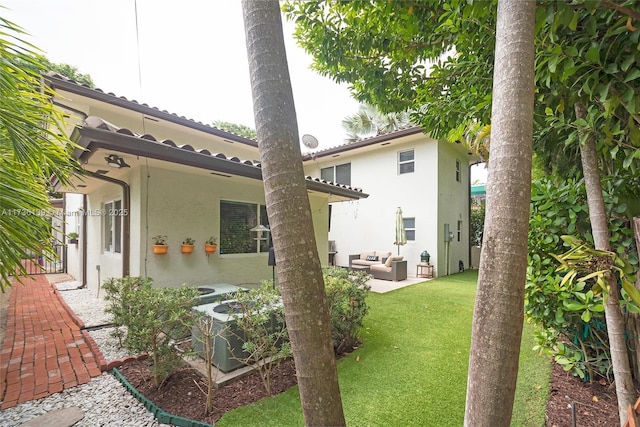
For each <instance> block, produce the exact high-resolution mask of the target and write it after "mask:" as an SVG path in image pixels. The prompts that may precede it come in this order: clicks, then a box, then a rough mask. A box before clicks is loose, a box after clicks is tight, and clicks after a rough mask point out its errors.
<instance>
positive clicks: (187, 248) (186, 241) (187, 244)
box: [180, 237, 196, 254]
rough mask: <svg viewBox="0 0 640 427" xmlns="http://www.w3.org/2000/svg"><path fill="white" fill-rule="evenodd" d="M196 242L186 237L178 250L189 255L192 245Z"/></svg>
mask: <svg viewBox="0 0 640 427" xmlns="http://www.w3.org/2000/svg"><path fill="white" fill-rule="evenodd" d="M195 242H196V241H195V240H193V239H192V238H191V237H186V238H185V239H184V242H182V245H181V246H180V250H181V251H182V253H183V254H190V253H192V252H193V244H194V243H195Z"/></svg>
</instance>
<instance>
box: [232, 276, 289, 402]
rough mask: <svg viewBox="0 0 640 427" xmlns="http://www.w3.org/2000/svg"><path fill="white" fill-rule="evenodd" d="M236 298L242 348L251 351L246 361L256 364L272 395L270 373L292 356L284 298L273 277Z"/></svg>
mask: <svg viewBox="0 0 640 427" xmlns="http://www.w3.org/2000/svg"><path fill="white" fill-rule="evenodd" d="M235 298H236V300H237V301H238V303H239V304H240V307H241V311H240V312H239V313H237V314H234V315H233V316H234V319H235V322H236V323H237V325H238V327H239V329H240V330H241V331H242V333H243V335H244V336H240V337H239V338H241V339H242V340H244V344H243V345H242V349H243V350H244V351H245V352H247V353H248V356H247V357H246V358H245V359H244V360H243V362H244V363H245V364H253V365H254V367H255V369H256V370H257V371H258V372H259V373H260V377H261V379H262V383H263V385H264V387H265V391H266V392H267V395H268V396H271V373H272V372H273V370H274V368H275V367H276V366H278V364H279V363H280V361H281V360H282V359H284V358H287V357H289V356H291V345H290V343H289V334H288V332H287V326H286V323H285V320H284V306H283V305H282V298H281V297H280V293H279V292H278V290H277V289H276V288H275V287H274V286H273V284H272V282H271V281H264V282H263V283H262V285H261V286H260V287H259V288H256V289H252V290H250V291H249V292H240V293H238V294H236V296H235Z"/></svg>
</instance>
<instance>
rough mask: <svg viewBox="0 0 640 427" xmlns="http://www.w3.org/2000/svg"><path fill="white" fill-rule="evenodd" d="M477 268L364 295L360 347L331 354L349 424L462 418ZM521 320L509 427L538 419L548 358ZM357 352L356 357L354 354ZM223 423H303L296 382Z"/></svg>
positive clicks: (441, 422)
mask: <svg viewBox="0 0 640 427" xmlns="http://www.w3.org/2000/svg"><path fill="white" fill-rule="evenodd" d="M476 280H477V273H476V272H474V271H470V272H465V273H462V274H455V275H452V276H448V277H445V278H440V279H436V280H433V281H430V282H424V283H420V284H417V285H414V286H410V287H407V288H404V289H400V290H397V291H394V292H390V293H387V294H382V295H380V294H373V293H372V294H370V295H369V297H368V301H369V304H370V306H371V310H370V312H369V315H368V316H367V318H366V320H365V329H364V331H363V340H364V343H363V345H362V347H361V348H360V349H358V350H356V351H355V352H353V353H351V354H350V355H348V356H346V357H344V358H342V359H340V360H339V361H338V370H339V377H340V390H341V393H342V401H343V405H344V410H345V416H346V419H347V424H348V425H350V426H459V425H462V424H463V418H464V402H465V390H466V377H467V367H468V358H469V346H470V341H471V319H472V315H473V298H474V295H475V286H476ZM532 334H533V329H532V328H531V327H530V326H529V325H525V330H524V335H523V344H522V351H521V358H520V359H521V360H520V375H519V381H518V391H517V395H516V403H515V405H514V406H515V409H514V416H513V422H512V425H513V426H536V427H539V426H543V425H544V411H545V405H546V399H547V395H548V384H549V375H550V362H549V360H548V359H544V358H541V357H538V356H537V355H536V354H534V353H533V352H532V351H531V347H532V346H533V337H532ZM358 359H359V360H358ZM216 425H217V426H219V427H224V426H278V427H280V426H303V425H304V421H303V418H302V411H301V408H300V400H299V396H298V389H297V387H294V388H292V389H290V390H288V391H287V392H286V393H282V394H280V395H278V396H275V397H273V398H270V399H263V400H261V401H260V402H258V403H256V404H254V405H250V406H247V407H243V408H239V409H237V410H235V411H231V412H229V413H227V414H226V415H225V416H224V417H223V418H222V419H221V420H220V421H219V422H218V423H216Z"/></svg>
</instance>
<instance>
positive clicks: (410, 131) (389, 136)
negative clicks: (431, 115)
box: [302, 126, 424, 161]
mask: <svg viewBox="0 0 640 427" xmlns="http://www.w3.org/2000/svg"><path fill="white" fill-rule="evenodd" d="M423 132H424V129H423V128H422V127H420V126H414V127H410V128H407V129H401V130H398V131H395V132H390V133H385V134H384V135H378V136H374V137H371V138H366V139H361V140H360V141H356V142H352V143H350V144H344V145H339V146H337V147H332V148H327V149H326V150H322V151H316V152H315V153H309V154H305V155H304V156H303V157H302V160H303V161H307V160H313V159H318V158H321V157H327V156H332V155H334V154H339V153H344V152H346V151H351V150H356V149H358V148H363V147H368V146H371V145H375V144H381V143H384V142H387V141H392V140H394V139H398V138H402V137H404V136H409V135H415V134H418V133H423Z"/></svg>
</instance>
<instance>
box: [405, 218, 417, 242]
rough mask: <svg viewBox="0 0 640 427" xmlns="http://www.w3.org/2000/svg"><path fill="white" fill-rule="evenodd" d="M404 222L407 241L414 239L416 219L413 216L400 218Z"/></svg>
mask: <svg viewBox="0 0 640 427" xmlns="http://www.w3.org/2000/svg"><path fill="white" fill-rule="evenodd" d="M402 222H403V223H404V232H405V234H406V235H407V242H412V241H415V240H416V219H415V218H402Z"/></svg>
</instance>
